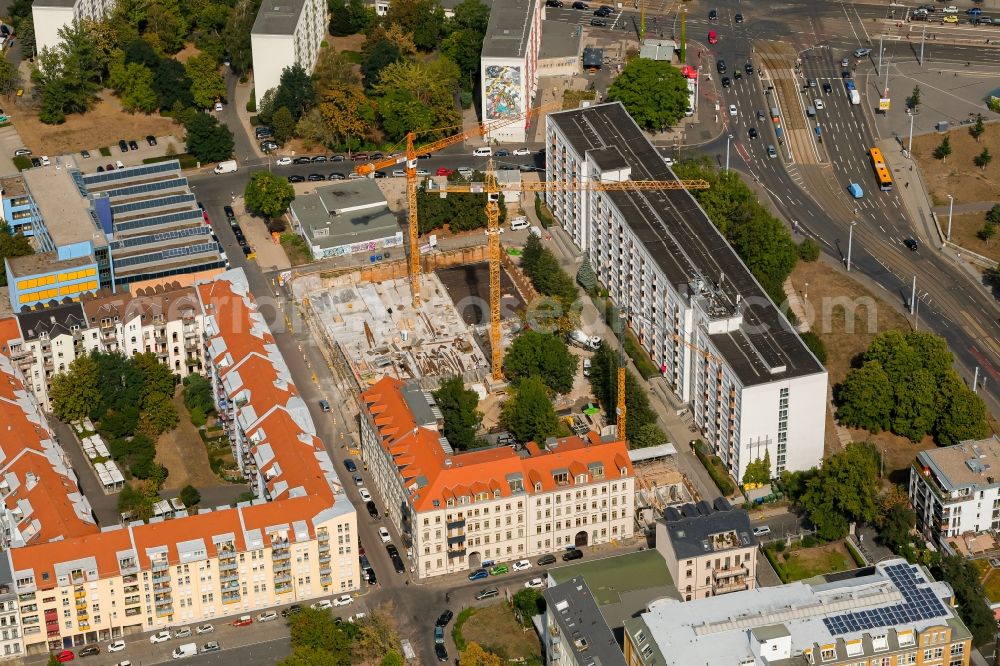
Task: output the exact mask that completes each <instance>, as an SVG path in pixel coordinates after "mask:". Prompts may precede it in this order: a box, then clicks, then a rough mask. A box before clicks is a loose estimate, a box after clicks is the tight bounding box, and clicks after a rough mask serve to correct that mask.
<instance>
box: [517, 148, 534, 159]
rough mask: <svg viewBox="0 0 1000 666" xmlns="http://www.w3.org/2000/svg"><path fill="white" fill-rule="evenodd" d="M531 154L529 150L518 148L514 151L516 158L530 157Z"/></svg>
mask: <svg viewBox="0 0 1000 666" xmlns="http://www.w3.org/2000/svg"><path fill="white" fill-rule="evenodd" d="M530 154H531V151H530V150H528V149H527V148H516V149H515V150H514V156H515V157H524V156H525V155H530Z"/></svg>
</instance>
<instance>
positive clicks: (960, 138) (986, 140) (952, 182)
mask: <svg viewBox="0 0 1000 666" xmlns="http://www.w3.org/2000/svg"><path fill="white" fill-rule="evenodd" d="M969 127H971V125H960V126H959V127H956V128H954V129H952V130H951V131H950V132H948V136H949V137H951V138H950V142H951V155H949V156H948V158H947V161H946V162H943V161H941V160H939V159H936V158H935V157H934V149H935V148H937V147H938V146H939V145H940V144H941V139H942V138H943V137H944V134H938V133H936V132H933V133H931V134H923V135H921V136H915V137H913V155H914V157H915V158H916V160H917V162H918V163H919V165H920V172H921V174H922V175H923V179H924V184H925V185H926V187H927V192H928V194H930V196H931V199H932V200H933V201H934V202H935V203H936V204H937V205H943V204H944V203H946V202H947V199H948V196H947V195H949V194H953V195H956V197H957V198H958V201H959V202H960V203H969V202H972V201H996V200H997V199H1000V163H998V162H1000V160H997V159H994V160H993V162H992V163H990V165H989V166H988V167H986V169H985V171H984V170H982V169H980V168H979V167H977V166H976V165H975V163H974V162H973V159H974V158H975V157H976V155H978V154H979V153H981V152H982V151H983V148H988V149H989V151H990V154H991V155H993V156H994V157H996V156H997V155H1000V124H997V123H987V124H986V132H985V133H984V134H983V135H982V136H980V137H979V142H978V143H977V142H976V140H975V139H973V138H972V136H971V135H970V134H969Z"/></svg>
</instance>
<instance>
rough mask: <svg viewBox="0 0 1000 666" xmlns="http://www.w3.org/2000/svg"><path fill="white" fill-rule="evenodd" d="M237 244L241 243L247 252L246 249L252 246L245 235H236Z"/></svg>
mask: <svg viewBox="0 0 1000 666" xmlns="http://www.w3.org/2000/svg"><path fill="white" fill-rule="evenodd" d="M236 244H237V245H239V246H240V247H242V248H243V249H244V253H245V251H246V249H247V248H249V247H250V243H248V242H247V239H246V238H244V237H243V236H237V237H236Z"/></svg>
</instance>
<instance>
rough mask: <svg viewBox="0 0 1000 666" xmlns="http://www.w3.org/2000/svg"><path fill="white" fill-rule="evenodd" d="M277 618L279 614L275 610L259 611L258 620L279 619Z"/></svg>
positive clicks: (269, 620)
mask: <svg viewBox="0 0 1000 666" xmlns="http://www.w3.org/2000/svg"><path fill="white" fill-rule="evenodd" d="M277 619H278V614H277V613H275V612H274V611H267V612H264V613H259V614H258V615H257V621H258V622H271V621H272V620H277Z"/></svg>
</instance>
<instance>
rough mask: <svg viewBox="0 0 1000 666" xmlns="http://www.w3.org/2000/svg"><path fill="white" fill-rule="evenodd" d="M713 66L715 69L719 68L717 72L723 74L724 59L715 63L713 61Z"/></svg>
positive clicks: (724, 67) (724, 68)
mask: <svg viewBox="0 0 1000 666" xmlns="http://www.w3.org/2000/svg"><path fill="white" fill-rule="evenodd" d="M715 68H716V69H717V70H719V74H725V73H726V61H725V60H720V61H718V62H717V63H715Z"/></svg>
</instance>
